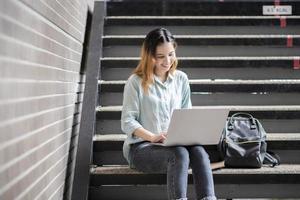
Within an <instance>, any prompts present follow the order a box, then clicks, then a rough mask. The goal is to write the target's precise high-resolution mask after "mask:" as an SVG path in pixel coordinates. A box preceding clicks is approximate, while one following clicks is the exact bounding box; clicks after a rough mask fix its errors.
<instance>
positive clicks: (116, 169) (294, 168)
mask: <svg viewBox="0 0 300 200" xmlns="http://www.w3.org/2000/svg"><path fill="white" fill-rule="evenodd" d="M213 173H214V174H234V175H239V174H240V175H253V174H258V175H259V174H261V175H264V174H300V164H281V165H279V166H276V167H274V168H272V167H269V166H263V167H262V168H259V169H247V168H234V169H232V168H222V169H217V170H213ZM109 174H111V175H122V174H135V175H138V174H145V173H142V172H139V171H137V170H135V169H131V168H129V166H103V167H95V168H92V170H91V175H109ZM189 174H191V170H189Z"/></svg>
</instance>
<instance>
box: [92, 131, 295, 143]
mask: <svg viewBox="0 0 300 200" xmlns="http://www.w3.org/2000/svg"><path fill="white" fill-rule="evenodd" d="M126 137H127V135H125V134H103V135H100V134H96V135H94V137H93V141H94V142H123V141H124V140H125V139H126ZM282 140H284V141H300V133H267V141H282Z"/></svg>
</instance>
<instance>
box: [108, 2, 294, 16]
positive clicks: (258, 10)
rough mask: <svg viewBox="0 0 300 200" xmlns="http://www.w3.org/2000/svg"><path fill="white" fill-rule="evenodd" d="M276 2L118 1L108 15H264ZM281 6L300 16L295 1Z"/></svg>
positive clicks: (109, 7) (109, 8)
mask: <svg viewBox="0 0 300 200" xmlns="http://www.w3.org/2000/svg"><path fill="white" fill-rule="evenodd" d="M274 4H275V2H274V1H270V0H259V1H257V0H256V1H253V0H252V1H249V0H248V1H244V0H239V1H211V0H202V1H189V2H188V3H186V1H183V0H176V1H157V0H154V1H153V0H151V1H149V0H146V1H143V3H142V4H141V3H140V2H139V1H130V4H128V3H127V2H126V1H125V2H123V1H117V2H109V3H108V12H107V13H108V15H132V13H134V14H135V15H183V16H184V15H224V16H226V15H232V14H234V15H262V7H263V5H274ZM280 5H291V6H292V12H293V13H292V14H294V15H295V14H299V13H300V12H299V7H297V5H298V4H297V1H295V0H281V1H280ZM182 8H184V9H182Z"/></svg>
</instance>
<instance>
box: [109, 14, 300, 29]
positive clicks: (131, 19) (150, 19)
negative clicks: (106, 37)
mask: <svg viewBox="0 0 300 200" xmlns="http://www.w3.org/2000/svg"><path fill="white" fill-rule="evenodd" d="M282 19H284V20H285V23H286V26H290V25H299V23H300V22H299V19H300V16H298V15H294V16H108V17H106V18H105V25H106V26H111V25H143V26H144V25H145V26H149V25H152V26H153V25H155V26H164V25H169V26H170V25H172V26H173V25H177V26H178V25H187V26H191V25H193V26H196V25H197V26H204V25H205V26H209V25H213V26H216V25H218V26H232V25H235V26H241V25H244V26H250V25H251V26H257V25H263V26H280V25H281V23H282Z"/></svg>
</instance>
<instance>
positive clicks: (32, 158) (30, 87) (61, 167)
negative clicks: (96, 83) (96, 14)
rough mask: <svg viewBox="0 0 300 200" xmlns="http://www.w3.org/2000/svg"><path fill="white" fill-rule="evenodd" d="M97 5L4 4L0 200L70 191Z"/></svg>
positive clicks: (57, 0) (27, 0)
mask: <svg viewBox="0 0 300 200" xmlns="http://www.w3.org/2000/svg"><path fill="white" fill-rule="evenodd" d="M88 10H90V11H91V10H93V3H92V1H81V0H74V1H73V0H12V1H0V44H1V45H0V199H5V200H12V199H40V200H44V199H53V200H54V199H55V200H59V199H64V196H68V195H66V194H64V193H65V192H69V191H70V189H69V188H71V187H72V175H73V168H74V158H75V155H76V149H77V143H78V142H77V139H78V133H79V127H80V119H81V103H82V98H83V93H84V88H85V71H84V70H83V69H84V68H83V67H82V59H83V50H84V48H83V45H84V38H85V30H86V21H87V13H88Z"/></svg>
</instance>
